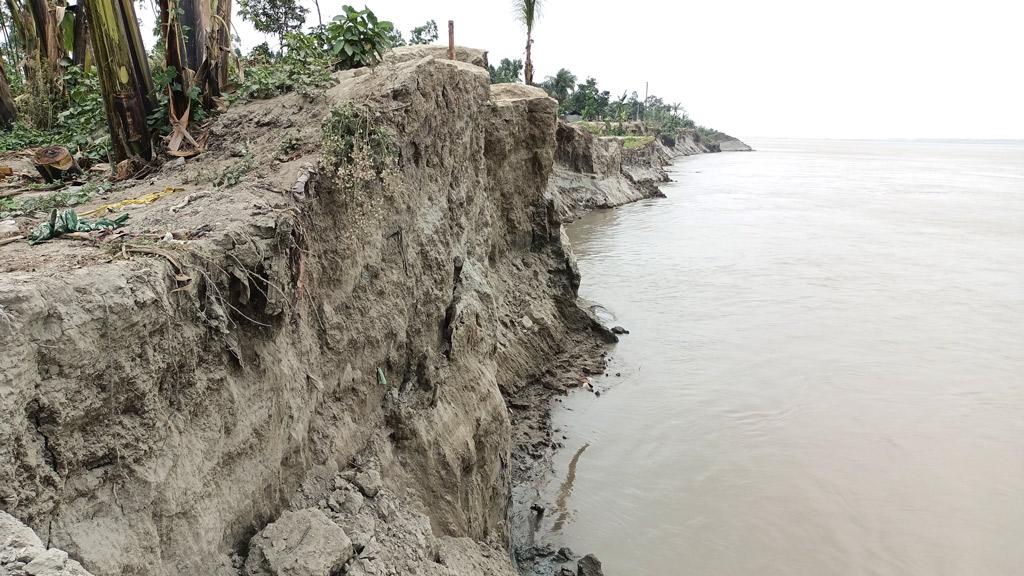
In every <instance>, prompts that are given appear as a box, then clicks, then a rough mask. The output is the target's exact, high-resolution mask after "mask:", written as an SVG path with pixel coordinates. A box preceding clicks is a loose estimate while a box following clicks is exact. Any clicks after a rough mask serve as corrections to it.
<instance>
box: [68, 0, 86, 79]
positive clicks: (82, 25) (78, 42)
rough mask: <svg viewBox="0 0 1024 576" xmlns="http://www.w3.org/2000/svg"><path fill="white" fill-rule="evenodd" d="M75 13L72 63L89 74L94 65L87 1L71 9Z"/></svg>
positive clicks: (79, 1) (81, 1) (79, 2)
mask: <svg viewBox="0 0 1024 576" xmlns="http://www.w3.org/2000/svg"><path fill="white" fill-rule="evenodd" d="M68 10H72V11H73V12H74V13H75V28H74V32H73V35H74V41H73V45H72V49H71V63H72V64H74V65H75V66H78V67H79V68H81V69H82V71H83V72H88V71H89V67H90V66H91V65H92V43H91V42H90V41H89V19H88V18H87V17H86V15H85V1H84V0H78V4H76V5H74V6H72V7H69V8H68Z"/></svg>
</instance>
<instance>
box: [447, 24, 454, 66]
mask: <svg viewBox="0 0 1024 576" xmlns="http://www.w3.org/2000/svg"><path fill="white" fill-rule="evenodd" d="M448 59H449V60H455V20H449V21H448Z"/></svg>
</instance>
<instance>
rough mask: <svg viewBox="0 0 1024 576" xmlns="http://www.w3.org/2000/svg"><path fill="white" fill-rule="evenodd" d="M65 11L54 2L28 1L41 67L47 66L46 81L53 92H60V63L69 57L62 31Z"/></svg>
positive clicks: (51, 0) (42, 0)
mask: <svg viewBox="0 0 1024 576" xmlns="http://www.w3.org/2000/svg"><path fill="white" fill-rule="evenodd" d="M65 9H66V7H65V6H64V5H57V4H56V3H54V1H53V0H28V10H29V14H31V16H32V22H33V24H34V26H35V35H36V38H38V41H39V44H38V49H39V53H38V58H39V60H38V61H39V62H40V65H41V66H45V70H46V80H47V84H49V85H50V86H49V88H50V89H51V90H59V86H60V76H61V75H60V61H61V59H62V58H66V57H67V51H66V50H64V42H63V39H62V38H61V30H60V22H61V20H63V18H64V10H65Z"/></svg>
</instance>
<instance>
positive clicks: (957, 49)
mask: <svg viewBox="0 0 1024 576" xmlns="http://www.w3.org/2000/svg"><path fill="white" fill-rule="evenodd" d="M346 3H348V2H344V1H340V0H321V2H320V6H321V10H322V12H323V15H324V20H325V21H327V20H329V19H330V18H331V17H332V16H334V15H335V14H337V13H339V12H340V11H341V6H342V5H344V4H346ZM236 4H237V1H236ZM303 4H305V5H307V6H309V8H310V14H309V17H308V20H307V23H309V24H316V14H315V12H314V11H313V2H312V0H303ZM511 4H512V2H511V0H372V1H371V2H370V3H368V5H369V6H370V8H372V9H373V11H374V12H375V13H376V14H377V15H378V17H380V18H382V19H388V20H392V21H393V22H395V24H396V25H397V26H398V27H399V28H400V29H401V30H403V32H404V33H405V34H406V36H408V30H409V29H410V28H412V27H414V26H417V25H419V24H422V23H423V22H424V21H426V20H430V19H434V20H437V23H438V28H439V29H441V30H440V31H441V34H442V41H446V38H444V36H445V35H446V27H447V21H448V20H449V19H452V20H455V24H456V41H457V42H458V43H459V44H461V45H466V46H473V47H480V48H486V49H488V50H489V51H490V58H491V61H492V63H497V61H498V60H499V59H501V58H502V57H513V58H521V57H522V53H523V46H524V44H525V41H524V38H525V36H524V31H523V29H522V26H521V25H519V24H518V23H517V22H516V21H515V20H514V18H513V15H512V14H513V13H512V7H511ZM354 5H355V6H356V7H362V5H363V3H362V2H358V3H356V4H354ZM235 23H236V25H237V27H238V29H239V32H240V33H241V35H242V43H243V46H244V48H246V49H248V48H250V47H252V46H253V45H255V44H258V43H259V42H262V41H263V40H264V38H263V37H262V35H261V34H259V33H257V32H255V31H253V30H252V28H251V27H249V26H248V24H247V23H245V22H243V21H241V19H240V18H237V17H236V18H235ZM1022 25H1024V2H1022V1H1020V0H955V1H954V0H858V1H842V2H840V1H837V0H831V1H828V0H728V1H720V0H719V1H716V0H700V1H692V0H681V1H668V2H666V1H656V0H630V1H626V2H622V1H619V2H611V1H607V0H546V1H545V2H544V4H543V12H542V16H541V19H540V21H539V24H538V25H537V26H536V30H535V32H534V36H535V43H534V59H535V64H536V67H537V76H538V78H543V77H544V76H546V75H550V74H553V73H554V72H556V71H557V70H558V69H559V68H562V67H565V68H568V69H570V70H572V71H573V72H574V73H575V74H576V75H577V76H578V77H579V78H580V79H581V80H582V79H584V78H585V77H587V76H594V77H596V78H597V79H598V81H599V83H600V85H601V87H602V88H603V89H607V90H610V91H611V92H612V93H618V94H621V93H622V92H623V91H624V90H630V91H633V90H636V91H637V92H639V93H640V94H641V95H642V94H643V90H644V82H647V81H649V82H650V84H651V92H652V93H654V94H657V95H659V96H662V97H663V98H665V100H667V101H670V102H674V101H678V102H681V103H682V104H683V105H684V107H685V108H686V109H687V110H688V111H689V113H690V115H691V116H692V117H693V118H694V119H695V120H696V121H697V122H698V123H700V124H704V125H707V126H711V127H714V128H717V129H719V130H723V131H725V132H728V133H730V134H733V135H735V136H737V137H740V138H744V137H746V138H750V137H763V136H779V137H823V138H1024V31H1022ZM272 43H273V42H272Z"/></svg>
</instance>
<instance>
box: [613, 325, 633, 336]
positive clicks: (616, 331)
mask: <svg viewBox="0 0 1024 576" xmlns="http://www.w3.org/2000/svg"><path fill="white" fill-rule="evenodd" d="M612 334H618V335H622V334H629V330H626V329H625V328H623V327H622V326H615V327H614V328H612Z"/></svg>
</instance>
